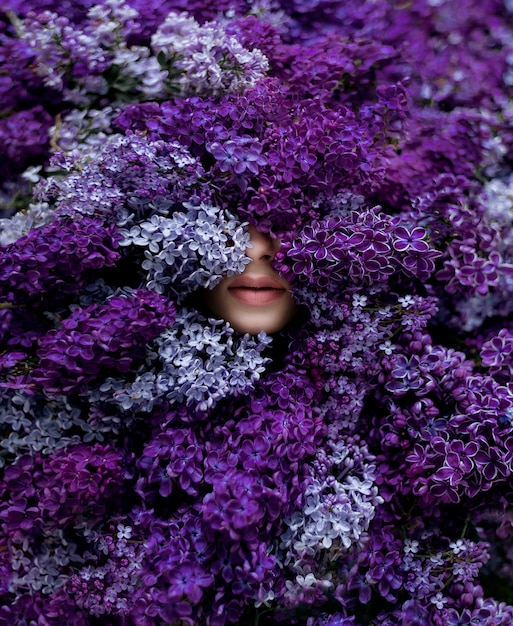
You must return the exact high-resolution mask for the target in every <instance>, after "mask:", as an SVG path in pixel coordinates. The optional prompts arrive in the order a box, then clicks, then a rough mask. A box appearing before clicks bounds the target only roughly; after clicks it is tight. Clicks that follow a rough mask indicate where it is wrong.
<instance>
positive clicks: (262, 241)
mask: <svg viewBox="0 0 513 626" xmlns="http://www.w3.org/2000/svg"><path fill="white" fill-rule="evenodd" d="M248 232H249V236H250V240H251V243H252V244H253V245H252V247H251V248H247V250H246V254H247V255H248V256H249V258H250V259H253V261H261V260H262V261H273V260H274V257H275V255H276V253H277V252H278V250H279V249H280V240H279V239H272V238H271V237H270V236H269V235H268V234H266V233H261V232H259V231H258V230H257V229H256V228H255V226H253V225H250V226H249V228H248Z"/></svg>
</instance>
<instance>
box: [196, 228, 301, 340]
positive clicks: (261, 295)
mask: <svg viewBox="0 0 513 626" xmlns="http://www.w3.org/2000/svg"><path fill="white" fill-rule="evenodd" d="M248 232H249V234H250V237H251V243H252V244H253V246H252V247H251V248H248V249H247V251H246V254H247V256H248V257H249V258H250V259H251V263H248V265H246V268H245V269H244V272H243V273H242V274H239V275H237V276H230V277H227V278H224V279H223V280H222V281H221V282H220V283H218V284H217V285H216V286H215V287H214V288H213V289H211V290H205V291H204V294H203V296H204V301H205V304H206V305H207V307H208V308H209V309H210V310H211V311H212V313H214V314H215V315H216V316H217V317H219V318H221V319H224V320H226V321H228V322H230V324H231V325H232V326H233V328H235V330H237V331H239V332H241V333H250V334H257V333H259V332H260V331H262V330H263V331H265V332H266V333H268V334H271V333H275V332H277V331H279V330H281V329H282V328H283V327H284V326H286V325H287V324H288V323H289V322H290V321H291V320H292V318H293V317H294V316H295V314H296V312H297V305H296V303H295V301H294V299H293V297H292V295H291V293H290V285H289V283H288V282H287V281H286V280H285V279H284V278H281V277H280V276H279V275H278V273H277V272H276V271H275V270H273V268H272V266H271V263H272V262H273V260H274V257H275V255H276V253H277V252H278V250H279V248H280V240H279V239H272V238H271V237H270V236H269V235H267V234H265V233H260V232H258V231H257V229H256V228H255V227H254V226H250V227H249V229H248Z"/></svg>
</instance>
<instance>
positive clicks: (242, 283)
mask: <svg viewBox="0 0 513 626" xmlns="http://www.w3.org/2000/svg"><path fill="white" fill-rule="evenodd" d="M240 287H246V288H249V289H282V290H283V291H285V287H284V286H283V285H282V284H281V283H280V282H279V281H278V280H277V279H276V278H271V277H270V276H250V275H247V276H239V277H238V278H236V279H235V280H234V281H233V282H232V283H230V285H229V287H228V289H239V288H240Z"/></svg>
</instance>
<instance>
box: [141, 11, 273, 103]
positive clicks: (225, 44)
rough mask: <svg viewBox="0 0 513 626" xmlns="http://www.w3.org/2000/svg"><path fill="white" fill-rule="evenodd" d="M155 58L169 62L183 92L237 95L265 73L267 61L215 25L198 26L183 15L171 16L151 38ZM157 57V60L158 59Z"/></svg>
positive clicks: (267, 67)
mask: <svg viewBox="0 0 513 626" xmlns="http://www.w3.org/2000/svg"><path fill="white" fill-rule="evenodd" d="M151 46H152V49H153V51H154V53H155V54H156V55H161V54H164V55H165V58H167V59H172V61H173V69H174V70H175V71H176V70H178V71H179V74H178V75H177V76H176V78H175V82H176V83H177V84H178V86H179V88H180V90H181V91H182V92H183V93H189V94H190V93H197V94H202V95H220V94H224V93H231V92H241V91H243V90H244V89H246V88H247V87H251V86H253V85H254V84H255V83H256V82H257V81H259V80H261V79H262V78H264V77H265V75H266V74H267V71H268V69H269V62H268V61H267V58H266V57H265V55H264V54H263V53H262V52H261V51H260V50H258V49H257V48H255V49H253V50H247V49H246V48H244V47H243V46H242V45H241V44H240V43H239V41H238V40H237V39H236V37H234V36H233V35H228V34H227V33H226V31H225V29H224V27H223V26H222V25H220V24H218V23H213V22H212V23H207V24H204V25H203V26H200V25H199V24H198V23H197V22H196V20H194V19H193V18H192V17H190V16H189V15H187V13H179V14H176V13H171V14H170V15H169V16H168V17H167V18H166V20H165V21H164V22H163V24H162V25H161V26H160V27H159V29H158V30H157V32H156V33H155V34H154V35H153V37H152V39H151ZM159 58H160V57H159Z"/></svg>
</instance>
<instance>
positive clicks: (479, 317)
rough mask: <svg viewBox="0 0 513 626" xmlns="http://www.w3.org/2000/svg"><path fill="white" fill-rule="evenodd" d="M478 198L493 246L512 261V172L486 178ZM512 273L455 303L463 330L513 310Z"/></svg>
mask: <svg viewBox="0 0 513 626" xmlns="http://www.w3.org/2000/svg"><path fill="white" fill-rule="evenodd" d="M480 201H481V202H482V204H483V205H484V207H485V213H484V215H483V220H484V221H485V223H486V225H487V226H488V227H489V229H490V232H491V233H492V234H493V235H494V238H495V239H494V241H495V244H494V249H495V250H496V251H497V252H499V253H500V255H501V257H502V260H503V262H504V263H509V264H513V176H511V175H509V176H508V177H506V178H495V179H493V180H491V181H490V182H488V183H487V184H486V185H485V186H484V188H483V192H482V194H481V198H480ZM512 291H513V276H512V275H509V274H506V273H501V274H500V276H499V283H498V285H497V287H496V288H495V289H494V290H492V291H489V292H488V293H487V294H486V295H479V294H476V295H474V296H471V297H469V298H466V299H464V300H460V301H458V302H457V303H456V310H457V311H458V314H459V316H460V318H461V323H462V324H463V330H465V331H471V330H473V329H475V328H478V327H479V326H481V324H482V323H483V321H484V320H486V319H487V318H490V317H493V316H494V315H497V314H498V315H500V316H503V317H505V316H507V315H509V314H510V313H511V312H512V311H513V300H512V299H511V292H512Z"/></svg>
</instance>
